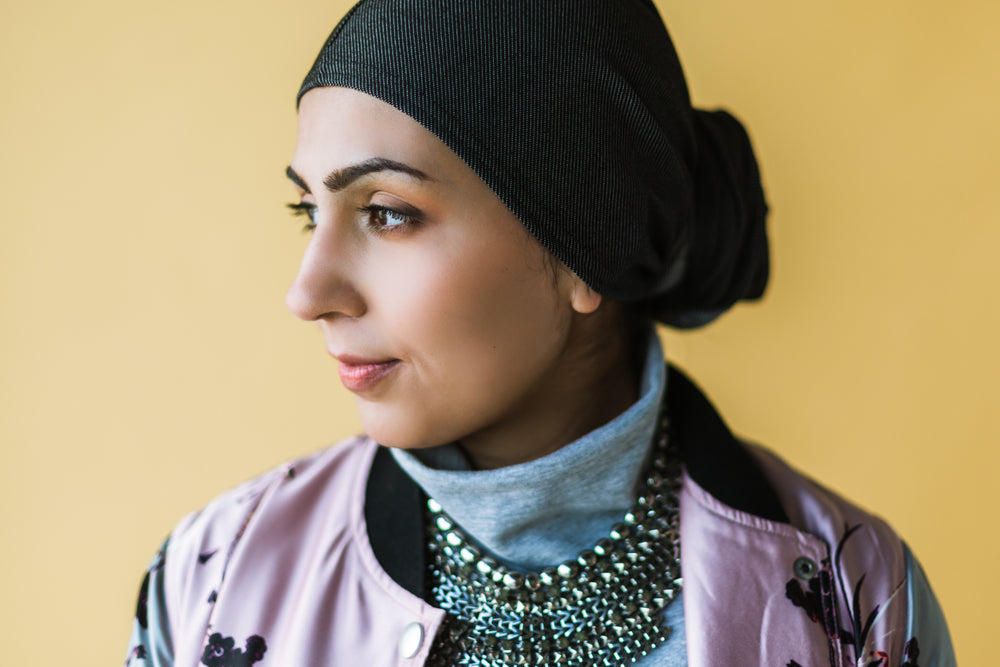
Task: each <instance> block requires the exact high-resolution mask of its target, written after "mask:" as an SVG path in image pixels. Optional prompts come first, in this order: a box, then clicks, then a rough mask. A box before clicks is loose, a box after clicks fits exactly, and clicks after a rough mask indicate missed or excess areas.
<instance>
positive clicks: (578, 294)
mask: <svg viewBox="0 0 1000 667" xmlns="http://www.w3.org/2000/svg"><path fill="white" fill-rule="evenodd" d="M572 276H573V285H572V287H571V288H570V289H571V291H570V297H569V298H570V304H571V305H572V306H573V310H575V311H576V312H578V313H580V314H581V315H587V314H589V313H592V312H594V311H595V310H597V307H598V306H600V305H601V295H600V294H598V293H597V292H596V291H595V290H594V289H593V288H592V287H591V286H590V285H588V284H587V283H585V282H583V281H582V280H580V277H579V276H577V275H576V274H575V273H574V274H572Z"/></svg>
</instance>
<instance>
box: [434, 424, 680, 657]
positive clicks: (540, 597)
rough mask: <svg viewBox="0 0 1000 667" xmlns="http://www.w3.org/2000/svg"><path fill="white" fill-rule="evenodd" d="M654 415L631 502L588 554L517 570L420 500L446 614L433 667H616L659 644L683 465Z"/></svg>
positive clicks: (673, 564)
mask: <svg viewBox="0 0 1000 667" xmlns="http://www.w3.org/2000/svg"><path fill="white" fill-rule="evenodd" d="M678 453H679V452H678V451H677V448H676V447H675V446H674V445H673V443H672V441H671V439H670V437H669V424H668V420H667V417H666V414H665V413H661V415H660V417H659V422H658V426H657V432H656V436H655V438H654V448H653V456H652V461H651V463H650V466H649V468H648V470H647V471H646V473H645V474H644V478H645V480H644V484H643V488H642V491H641V492H640V495H639V498H638V500H637V502H636V504H635V505H634V506H633V507H632V509H631V510H629V511H628V512H627V513H626V514H625V516H624V517H623V518H622V521H621V523H618V524H616V525H615V526H614V527H613V528H612V529H611V531H610V532H609V533H608V536H607V537H606V538H604V539H601V540H600V541H598V542H597V544H596V545H594V547H593V548H592V549H587V550H585V551H583V552H581V553H580V555H579V556H578V557H577V558H576V559H575V560H568V561H566V562H564V563H562V564H561V565H559V566H558V567H555V568H549V569H546V570H543V571H541V572H521V571H518V570H514V569H511V568H508V567H506V566H505V565H503V564H502V563H499V562H497V561H496V560H494V559H492V558H490V557H489V556H486V555H484V554H483V553H482V552H481V550H480V549H479V548H478V547H477V546H476V545H475V544H474V543H473V541H472V539H471V538H470V537H469V536H468V535H467V534H466V533H465V532H464V531H463V530H462V529H461V528H460V527H459V526H458V525H457V524H456V523H455V522H454V521H453V520H452V519H451V517H449V516H448V515H447V514H446V513H445V512H444V510H443V509H442V508H441V505H440V504H438V503H437V502H436V501H435V500H434V499H428V501H427V509H428V514H427V519H428V521H427V531H428V541H427V542H428V551H429V555H430V558H429V568H430V575H431V576H430V580H429V584H430V586H431V592H432V594H433V596H434V599H435V600H436V601H437V604H438V606H440V607H441V608H442V609H444V610H445V611H446V612H447V614H446V615H445V619H444V621H443V623H442V626H441V629H440V630H439V632H438V634H437V637H436V638H435V643H434V646H433V648H432V649H431V654H430V658H429V660H428V662H427V664H428V665H430V666H431V667H453V666H456V665H459V666H474V667H506V666H508V665H565V666H567V667H576V666H581V667H582V666H583V665H588V666H589V665H597V666H600V667H624V666H625V665H630V664H632V663H634V662H635V661H636V660H638V659H639V658H641V657H642V656H644V655H646V654H647V653H649V651H650V650H652V649H653V648H654V647H656V646H658V645H659V644H661V643H663V642H664V641H666V639H667V638H668V637H669V636H670V632H671V630H670V628H669V627H667V626H665V625H663V620H662V615H663V610H664V609H665V608H666V607H667V605H669V604H670V602H671V601H673V600H674V598H675V597H676V596H677V594H678V593H679V592H680V590H681V584H682V581H681V573H680V537H679V532H678V521H679V517H678V493H679V491H680V477H681V463H680V457H679V456H678Z"/></svg>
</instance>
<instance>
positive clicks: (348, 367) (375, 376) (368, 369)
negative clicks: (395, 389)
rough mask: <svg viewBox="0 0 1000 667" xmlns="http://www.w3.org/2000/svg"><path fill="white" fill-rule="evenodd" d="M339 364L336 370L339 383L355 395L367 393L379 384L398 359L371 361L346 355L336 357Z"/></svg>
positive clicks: (394, 366) (393, 367) (396, 363)
mask: <svg viewBox="0 0 1000 667" xmlns="http://www.w3.org/2000/svg"><path fill="white" fill-rule="evenodd" d="M337 360H338V361H339V362H340V365H339V366H338V368H337V370H338V371H339V373H340V381H341V382H343V383H344V386H345V387H346V388H347V390H348V391H352V392H355V393H359V392H363V391H367V390H369V389H371V388H373V387H374V386H375V385H376V384H378V383H379V382H381V381H382V380H383V379H384V378H385V377H386V376H387V375H389V374H390V373H391V372H392V371H393V370H394V369H395V368H396V366H397V365H398V364H399V359H387V360H385V361H371V360H369V359H361V358H357V357H350V356H346V355H340V356H337Z"/></svg>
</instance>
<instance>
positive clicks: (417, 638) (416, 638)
mask: <svg viewBox="0 0 1000 667" xmlns="http://www.w3.org/2000/svg"><path fill="white" fill-rule="evenodd" d="M423 640H424V628H423V626H421V625H420V624H419V623H410V624H409V625H407V626H406V629H405V630H403V635H402V636H401V637H400V638H399V655H401V656H402V657H404V658H412V657H413V656H415V655H416V654H417V651H419V650H420V642H422V641H423Z"/></svg>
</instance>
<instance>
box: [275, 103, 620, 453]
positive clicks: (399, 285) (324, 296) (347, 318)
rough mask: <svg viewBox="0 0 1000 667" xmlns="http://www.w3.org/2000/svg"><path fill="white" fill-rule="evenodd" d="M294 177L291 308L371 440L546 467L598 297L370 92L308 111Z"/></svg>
mask: <svg viewBox="0 0 1000 667" xmlns="http://www.w3.org/2000/svg"><path fill="white" fill-rule="evenodd" d="M288 173H289V177H290V178H291V179H292V181H293V182H295V184H296V187H297V189H298V190H299V194H300V195H301V204H300V205H299V206H298V208H299V209H300V210H301V211H303V212H305V213H306V214H307V215H308V216H309V217H308V218H306V220H308V221H309V222H308V224H307V226H308V227H312V230H311V236H310V239H309V243H308V246H307V248H306V250H305V253H304V256H303V258H302V265H301V268H300V270H299V273H298V276H297V277H296V279H295V281H294V283H293V284H292V286H291V288H290V289H289V291H288V296H287V304H288V307H289V309H290V310H291V311H292V312H293V313H294V314H295V315H296V316H298V317H300V318H302V319H303V320H308V321H312V322H316V323H317V324H318V325H319V328H320V330H321V331H322V332H323V336H324V338H325V341H326V347H327V350H328V351H329V353H330V354H331V355H333V357H335V358H336V359H337V360H338V362H339V373H340V377H341V379H342V381H343V383H344V385H345V386H346V387H347V388H348V389H349V390H350V391H352V392H353V393H354V395H355V396H356V399H357V405H358V410H359V413H360V417H361V422H362V424H363V426H364V428H365V430H366V431H367V433H368V434H369V435H370V436H371V437H372V438H374V439H375V440H376V441H378V442H380V443H382V444H385V445H389V446H394V447H404V448H418V447H429V446H434V445H440V444H443V443H447V442H453V441H459V440H461V441H462V443H463V445H465V446H466V448H467V450H470V454H472V455H473V457H474V458H476V456H477V454H481V455H482V461H481V462H480V463H481V464H482V465H484V466H489V465H490V464H491V462H492V464H496V465H499V464H502V463H503V461H501V459H505V458H507V455H508V454H509V455H512V456H513V457H514V458H522V459H524V460H527V459H528V458H534V456H533V455H528V456H524V455H521V454H518V451H517V450H518V448H519V447H525V448H528V449H530V450H532V451H534V452H535V453H536V455H541V454H538V453H537V443H532V442H531V441H532V439H533V438H534V439H537V438H538V437H540V435H539V431H538V429H540V428H541V429H542V431H544V430H545V429H551V428H552V427H551V426H547V425H546V424H551V423H552V422H558V421H560V419H559V415H560V414H561V413H560V411H561V410H562V411H565V406H564V405H562V402H563V401H565V400H566V394H567V392H566V387H572V386H573V382H574V377H573V375H574V372H576V373H577V374H578V373H579V371H574V369H573V367H572V363H571V362H572V360H573V359H572V358H573V355H574V348H575V347H576V343H575V342H574V341H575V340H576V339H577V336H575V335H574V330H575V329H578V328H579V326H578V324H579V318H580V317H585V316H586V315H585V314H586V313H589V312H591V311H593V310H595V309H596V308H597V306H598V305H599V303H600V296H599V295H597V294H596V293H594V292H592V291H591V290H589V288H587V287H586V285H584V284H583V283H582V282H581V281H580V280H579V279H578V278H576V277H575V276H574V275H573V274H572V273H571V272H569V271H567V270H559V269H555V270H554V269H553V264H552V263H551V262H550V261H548V260H547V254H546V251H544V250H543V249H542V247H541V245H540V244H539V243H538V242H537V241H536V240H535V239H534V238H533V237H532V236H531V235H530V234H529V233H528V232H527V231H526V230H525V229H524V227H523V226H522V225H521V223H520V222H519V221H518V220H517V219H516V218H515V217H514V216H513V214H512V213H511V212H510V211H509V210H508V209H507V208H506V207H505V206H504V204H503V203H502V202H501V201H500V200H499V199H498V198H497V196H496V195H495V194H494V193H493V192H492V190H490V189H489V188H488V187H487V186H486V185H485V183H483V182H482V181H481V180H480V179H479V177H478V176H477V175H476V174H475V173H474V172H473V171H472V170H471V169H470V168H469V167H468V166H467V165H466V164H465V163H464V162H462V160H461V159H460V158H459V157H458V156H457V155H456V154H455V153H453V152H452V151H451V150H450V149H449V148H448V147H447V146H445V145H444V144H443V143H442V142H441V141H440V140H439V139H437V137H435V136H434V135H433V134H431V133H430V132H429V131H428V130H426V129H425V128H423V127H422V126H421V125H419V124H418V123H417V122H416V121H414V120H413V119H411V118H410V117H409V116H406V115H405V114H403V113H402V112H400V111H398V110H396V109H394V108H393V107H391V106H389V105H388V104H386V103H384V102H382V101H380V100H377V99H376V98H373V97H371V96H368V95H366V94H364V93H360V92H357V91H354V90H350V89H345V88H333V87H326V88H315V89H313V90H311V91H309V92H308V93H306V94H305V95H304V96H303V98H302V100H301V104H300V107H299V130H298V141H297V145H296V148H295V154H294V156H293V158H292V162H291V166H290V168H289V172H288ZM577 379H579V378H577ZM577 420H578V418H577ZM542 437H545V436H544V435H543V436H542ZM500 443H504V444H502V445H501V444H500ZM512 443H513V444H512ZM561 444H565V443H561ZM560 446H561V445H560ZM526 451H527V450H526ZM541 453H547V452H541ZM491 457H492V458H493V460H492V461H491Z"/></svg>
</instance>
